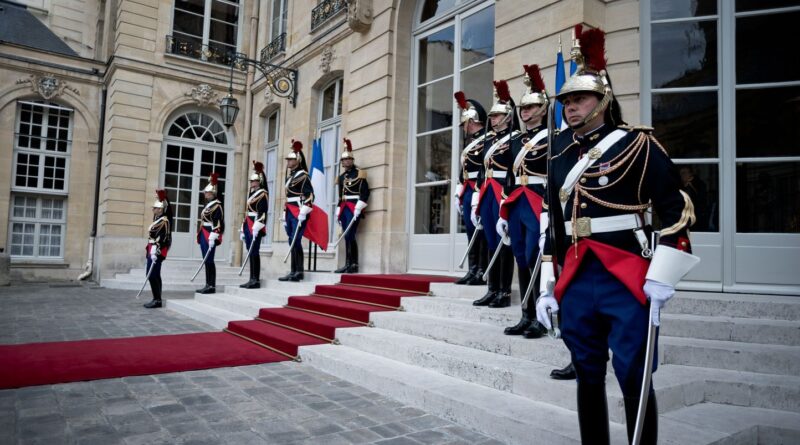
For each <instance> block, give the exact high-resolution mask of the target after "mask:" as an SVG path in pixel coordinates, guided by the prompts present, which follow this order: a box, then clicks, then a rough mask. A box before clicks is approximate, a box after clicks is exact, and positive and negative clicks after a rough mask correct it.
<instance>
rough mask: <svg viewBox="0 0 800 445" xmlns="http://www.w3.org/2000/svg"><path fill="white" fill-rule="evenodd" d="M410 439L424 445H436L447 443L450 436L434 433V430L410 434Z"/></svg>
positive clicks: (439, 432) (438, 432)
mask: <svg viewBox="0 0 800 445" xmlns="http://www.w3.org/2000/svg"><path fill="white" fill-rule="evenodd" d="M406 437H409V438H411V439H414V440H416V441H417V442H420V443H424V444H426V445H438V444H443V443H447V442H448V441H450V439H452V437H451V436H448V435H447V434H445V433H443V432H441V431H436V430H424V431H417V432H416V433H411V434H409V435H408V436H406Z"/></svg>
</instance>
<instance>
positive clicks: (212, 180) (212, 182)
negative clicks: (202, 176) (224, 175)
mask: <svg viewBox="0 0 800 445" xmlns="http://www.w3.org/2000/svg"><path fill="white" fill-rule="evenodd" d="M218 179H219V173H217V172H211V175H209V177H208V184H207V185H206V187H205V188H204V189H203V192H210V193H213V194H215V195H216V194H217V180H218Z"/></svg>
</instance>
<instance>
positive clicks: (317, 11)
mask: <svg viewBox="0 0 800 445" xmlns="http://www.w3.org/2000/svg"><path fill="white" fill-rule="evenodd" d="M346 10H347V1H346V0H323V1H322V3H320V4H319V5H317V6H316V7H314V9H312V10H311V31H314V30H315V29H317V28H319V27H320V26H322V25H323V24H324V23H325V22H327V21H328V20H330V19H331V18H332V17H334V16H336V15H338V14H339V13H340V12H342V11H346Z"/></svg>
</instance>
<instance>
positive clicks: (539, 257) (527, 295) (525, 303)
mask: <svg viewBox="0 0 800 445" xmlns="http://www.w3.org/2000/svg"><path fill="white" fill-rule="evenodd" d="M541 267H542V251H541V250H539V254H538V255H537V256H536V264H535V265H534V266H533V272H531V279H530V281H528V288H527V289H526V290H525V295H524V298H523V299H522V303H521V306H522V307H523V308H525V309H527V308H528V300H529V299H530V298H531V293H532V292H533V283H534V282H535V281H536V275H538V274H539V269H541ZM520 290H522V289H520Z"/></svg>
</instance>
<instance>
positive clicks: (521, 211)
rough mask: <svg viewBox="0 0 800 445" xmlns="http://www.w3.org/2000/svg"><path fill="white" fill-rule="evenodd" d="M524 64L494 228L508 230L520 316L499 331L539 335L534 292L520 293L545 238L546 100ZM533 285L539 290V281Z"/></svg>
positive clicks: (535, 71) (534, 69)
mask: <svg viewBox="0 0 800 445" xmlns="http://www.w3.org/2000/svg"><path fill="white" fill-rule="evenodd" d="M523 69H524V70H525V76H524V78H523V82H524V83H525V85H526V86H527V91H526V92H525V94H524V95H523V96H522V99H520V101H519V104H518V105H517V108H518V109H519V117H520V120H521V121H522V123H523V124H524V125H525V132H524V133H521V134H520V136H519V137H516V138H513V139H512V140H511V153H512V155H513V157H514V166H513V172H514V177H513V179H510V180H509V185H508V188H507V189H506V194H507V196H508V197H507V198H506V199H505V201H503V205H502V206H501V207H500V218H499V219H498V220H497V225H496V227H495V229H496V230H497V234H498V235H500V236H503V235H504V234H506V233H507V234H508V235H509V236H510V237H511V250H512V252H513V253H514V258H516V260H517V277H518V278H519V291H520V293H521V298H522V299H523V303H524V305H523V307H522V319H520V321H519V323H517V324H516V325H515V326H511V327H508V328H506V329H505V331H504V332H505V334H506V335H520V334H522V335H523V336H524V337H525V338H539V337H541V336H543V335H544V334H546V333H547V330H546V329H545V328H544V326H542V325H541V324H540V323H539V322H538V321H537V320H536V304H535V301H536V298H535V297H536V294H533V298H528V301H527V302H526V301H524V298H525V292H526V290H527V288H528V286H529V285H530V286H532V284H531V273H532V272H533V268H534V265H535V264H536V261H537V258H538V256H539V240H540V239H541V240H542V243H544V238H542V237H541V236H540V234H541V233H542V231H541V230H540V227H542V226H546V225H547V221H546V220H542V218H541V215H542V204H543V200H544V193H545V189H544V186H545V184H546V180H547V126H546V125H545V119H546V116H547V105H548V103H549V100H548V97H547V92H546V91H545V88H544V80H542V75H541V73H540V72H539V65H524V66H523ZM544 215H545V216H546V215H547V213H546V212H545V213H544ZM533 284H535V283H533ZM536 289H537V290H538V286H537V287H536Z"/></svg>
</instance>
